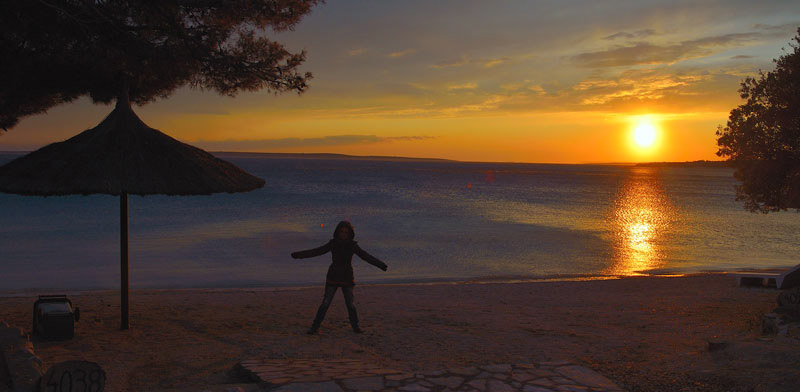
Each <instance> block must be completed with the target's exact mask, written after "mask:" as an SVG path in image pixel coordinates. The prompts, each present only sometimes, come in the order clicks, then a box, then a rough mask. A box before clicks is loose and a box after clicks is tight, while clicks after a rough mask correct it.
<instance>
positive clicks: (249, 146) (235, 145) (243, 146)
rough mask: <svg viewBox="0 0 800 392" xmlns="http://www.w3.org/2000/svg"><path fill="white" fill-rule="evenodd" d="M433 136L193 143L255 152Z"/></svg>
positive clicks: (212, 147) (201, 141)
mask: <svg viewBox="0 0 800 392" xmlns="http://www.w3.org/2000/svg"><path fill="white" fill-rule="evenodd" d="M434 138H435V137H433V136H376V135H331V136H322V137H312V138H299V137H288V138H282V139H255V140H198V141H196V142H194V143H196V144H198V145H202V146H203V147H204V148H206V149H209V150H214V151H255V150H267V149H281V148H293V147H321V146H342V145H353V144H372V143H382V142H389V143H391V142H410V141H421V140H428V139H434Z"/></svg>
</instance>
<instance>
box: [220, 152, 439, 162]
mask: <svg viewBox="0 0 800 392" xmlns="http://www.w3.org/2000/svg"><path fill="white" fill-rule="evenodd" d="M211 154H213V155H214V156H216V157H219V158H226V157H228V158H277V159H280V158H294V159H297V158H301V159H303V158H304V159H350V160H358V161H423V162H455V161H454V160H452V159H442V158H408V157H394V156H383V155H346V154H333V153H279V152H231V151H213V152H211Z"/></svg>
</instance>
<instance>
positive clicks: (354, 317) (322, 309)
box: [311, 284, 358, 329]
mask: <svg viewBox="0 0 800 392" xmlns="http://www.w3.org/2000/svg"><path fill="white" fill-rule="evenodd" d="M338 288H339V286H332V285H328V284H326V285H325V296H324V297H322V305H320V306H319V309H317V316H316V317H314V324H312V325H311V328H313V329H317V328H319V326H320V324H322V320H324V319H325V313H327V312H328V307H329V306H331V301H333V296H334V294H336V289H338ZM342 294H343V295H344V303H345V305H347V315H348V316H349V317H350V325H351V326H352V327H353V329H358V313H356V306H355V305H353V286H350V287H347V286H343V287H342Z"/></svg>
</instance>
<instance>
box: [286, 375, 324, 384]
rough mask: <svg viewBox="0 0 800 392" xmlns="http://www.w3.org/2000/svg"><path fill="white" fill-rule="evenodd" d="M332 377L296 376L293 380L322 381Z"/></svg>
mask: <svg viewBox="0 0 800 392" xmlns="http://www.w3.org/2000/svg"><path fill="white" fill-rule="evenodd" d="M330 379H331V378H330V377H324V376H301V377H296V378H295V379H294V380H292V382H304V383H305V382H322V381H330Z"/></svg>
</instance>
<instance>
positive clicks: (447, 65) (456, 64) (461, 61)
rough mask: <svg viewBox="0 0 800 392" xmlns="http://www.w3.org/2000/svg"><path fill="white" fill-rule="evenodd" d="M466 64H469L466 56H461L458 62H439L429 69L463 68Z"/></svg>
mask: <svg viewBox="0 0 800 392" xmlns="http://www.w3.org/2000/svg"><path fill="white" fill-rule="evenodd" d="M467 64H469V58H468V57H466V56H461V58H460V59H458V60H450V61H440V62H438V63H436V64H434V65H431V68H436V69H442V68H451V67H463V66H465V65H467Z"/></svg>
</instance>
